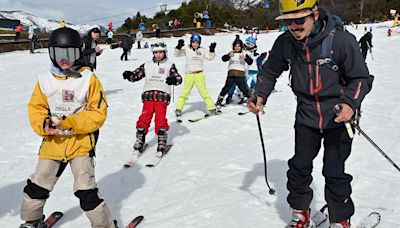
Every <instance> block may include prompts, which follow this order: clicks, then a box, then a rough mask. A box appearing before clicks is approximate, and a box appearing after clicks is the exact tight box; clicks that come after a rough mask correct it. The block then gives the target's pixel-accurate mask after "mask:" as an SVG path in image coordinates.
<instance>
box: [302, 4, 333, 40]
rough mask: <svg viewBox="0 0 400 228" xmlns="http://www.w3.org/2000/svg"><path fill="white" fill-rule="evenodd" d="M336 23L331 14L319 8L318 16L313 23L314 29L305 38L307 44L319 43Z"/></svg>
mask: <svg viewBox="0 0 400 228" xmlns="http://www.w3.org/2000/svg"><path fill="white" fill-rule="evenodd" d="M335 26H336V23H335V21H334V20H333V17H332V15H331V14H330V13H329V12H327V11H325V10H324V9H322V8H319V18H318V21H316V22H315V24H314V29H313V30H312V31H311V33H310V35H309V36H308V39H307V45H309V46H312V45H313V44H315V43H320V42H321V41H322V40H323V39H324V38H325V37H326V36H328V35H329V33H330V32H331V30H332V29H333V28H335Z"/></svg>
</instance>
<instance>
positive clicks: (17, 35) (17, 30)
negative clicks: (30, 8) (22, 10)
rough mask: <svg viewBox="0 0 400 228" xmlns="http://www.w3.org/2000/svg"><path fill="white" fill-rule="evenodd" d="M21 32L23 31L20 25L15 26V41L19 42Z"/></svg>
mask: <svg viewBox="0 0 400 228" xmlns="http://www.w3.org/2000/svg"><path fill="white" fill-rule="evenodd" d="M22 30H24V26H23V25H22V24H19V25H17V27H15V38H14V40H15V41H18V40H19V36H20V35H21V32H22Z"/></svg>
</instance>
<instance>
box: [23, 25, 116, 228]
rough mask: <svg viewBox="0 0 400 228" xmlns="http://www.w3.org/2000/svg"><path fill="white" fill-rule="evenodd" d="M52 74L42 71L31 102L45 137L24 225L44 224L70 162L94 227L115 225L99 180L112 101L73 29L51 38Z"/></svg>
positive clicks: (26, 194)
mask: <svg viewBox="0 0 400 228" xmlns="http://www.w3.org/2000/svg"><path fill="white" fill-rule="evenodd" d="M48 45H49V55H50V59H51V62H52V65H51V68H50V72H45V73H42V74H40V75H39V77H38V80H37V83H36V86H35V88H34V91H33V94H32V97H31V99H30V101H29V104H28V113H29V121H30V124H31V127H32V129H33V130H34V131H35V132H36V133H37V134H38V135H39V136H41V137H42V138H43V141H42V144H41V146H40V149H39V160H38V162H37V166H36V170H35V172H34V173H33V174H32V175H31V176H30V177H29V179H28V180H27V184H26V186H25V187H24V190H23V197H22V205H21V219H22V220H24V221H26V223H24V224H22V225H21V226H20V228H39V227H40V228H43V227H44V224H43V220H44V215H43V208H44V205H45V203H46V200H47V199H48V197H49V194H50V192H51V191H52V190H53V188H54V186H55V184H56V183H57V181H58V179H59V177H60V176H61V174H62V173H63V171H64V169H65V168H66V167H67V165H68V164H69V165H70V167H71V171H72V174H73V177H74V186H73V190H74V195H75V196H76V197H78V198H79V201H80V206H81V208H82V210H83V211H85V214H86V216H87V217H88V218H89V220H90V223H91V226H92V227H95V228H98V227H105V228H114V227H115V224H114V221H113V219H112V217H111V213H110V210H109V209H108V207H107V204H106V202H105V201H104V200H103V199H102V198H100V196H99V189H98V186H97V184H96V181H95V172H94V157H95V149H96V143H97V139H98V135H99V129H100V127H101V126H102V125H103V123H104V121H105V120H106V116H107V99H106V95H105V93H104V90H103V88H102V85H101V83H100V81H99V80H98V78H97V77H96V76H95V74H94V73H93V72H92V71H90V69H88V68H86V67H82V65H80V64H81V61H79V60H80V58H81V57H82V49H81V48H82V40H81V37H80V35H79V33H78V32H77V31H75V30H73V29H71V28H66V27H64V28H59V29H56V30H54V31H53V32H52V33H51V35H50V38H49V43H48Z"/></svg>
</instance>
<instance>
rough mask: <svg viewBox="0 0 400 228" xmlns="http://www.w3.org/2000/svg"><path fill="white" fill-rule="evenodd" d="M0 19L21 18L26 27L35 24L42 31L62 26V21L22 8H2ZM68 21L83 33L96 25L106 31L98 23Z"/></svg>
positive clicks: (68, 24) (71, 26)
mask: <svg viewBox="0 0 400 228" xmlns="http://www.w3.org/2000/svg"><path fill="white" fill-rule="evenodd" d="M0 19H12V20H20V21H21V24H22V25H24V27H25V28H26V29H27V28H28V27H29V26H34V27H36V28H37V29H39V30H40V31H44V32H50V31H53V30H55V29H57V28H59V27H60V21H56V20H49V19H45V18H42V17H38V16H35V15H33V14H30V13H27V12H24V11H21V10H13V11H5V10H0ZM66 23H67V26H68V27H70V28H73V29H75V30H77V31H79V32H80V33H81V34H85V33H87V32H88V31H89V30H90V29H91V28H93V27H95V26H97V27H99V28H100V29H101V30H102V31H105V28H104V27H102V26H98V25H88V24H82V25H75V24H70V23H68V21H67V22H66Z"/></svg>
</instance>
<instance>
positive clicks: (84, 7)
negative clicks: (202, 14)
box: [0, 0, 189, 25]
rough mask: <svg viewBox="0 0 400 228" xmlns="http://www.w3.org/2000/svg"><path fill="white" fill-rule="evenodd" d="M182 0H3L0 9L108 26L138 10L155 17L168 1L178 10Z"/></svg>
mask: <svg viewBox="0 0 400 228" xmlns="http://www.w3.org/2000/svg"><path fill="white" fill-rule="evenodd" d="M183 1H184V0H161V1H159V0H130V1H129V0H107V1H104V0H102V1H96V0H81V1H76V0H0V6H1V7H0V10H22V11H25V12H28V13H31V14H33V15H36V16H40V17H43V18H46V19H54V20H59V21H61V20H65V21H66V22H69V23H74V24H84V23H86V24H101V25H106V24H107V23H108V22H109V21H112V22H113V23H114V24H115V25H121V24H122V23H123V21H124V20H125V19H126V18H127V17H129V16H130V17H132V16H133V15H136V13H137V12H138V11H140V13H142V14H144V15H146V16H153V15H154V14H155V13H156V12H157V11H160V7H159V5H161V4H163V3H165V4H167V6H168V9H175V8H177V7H179V5H180V3H182V2H183ZM188 1H189V0H188ZM121 14H122V15H121ZM117 15H119V16H117Z"/></svg>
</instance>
